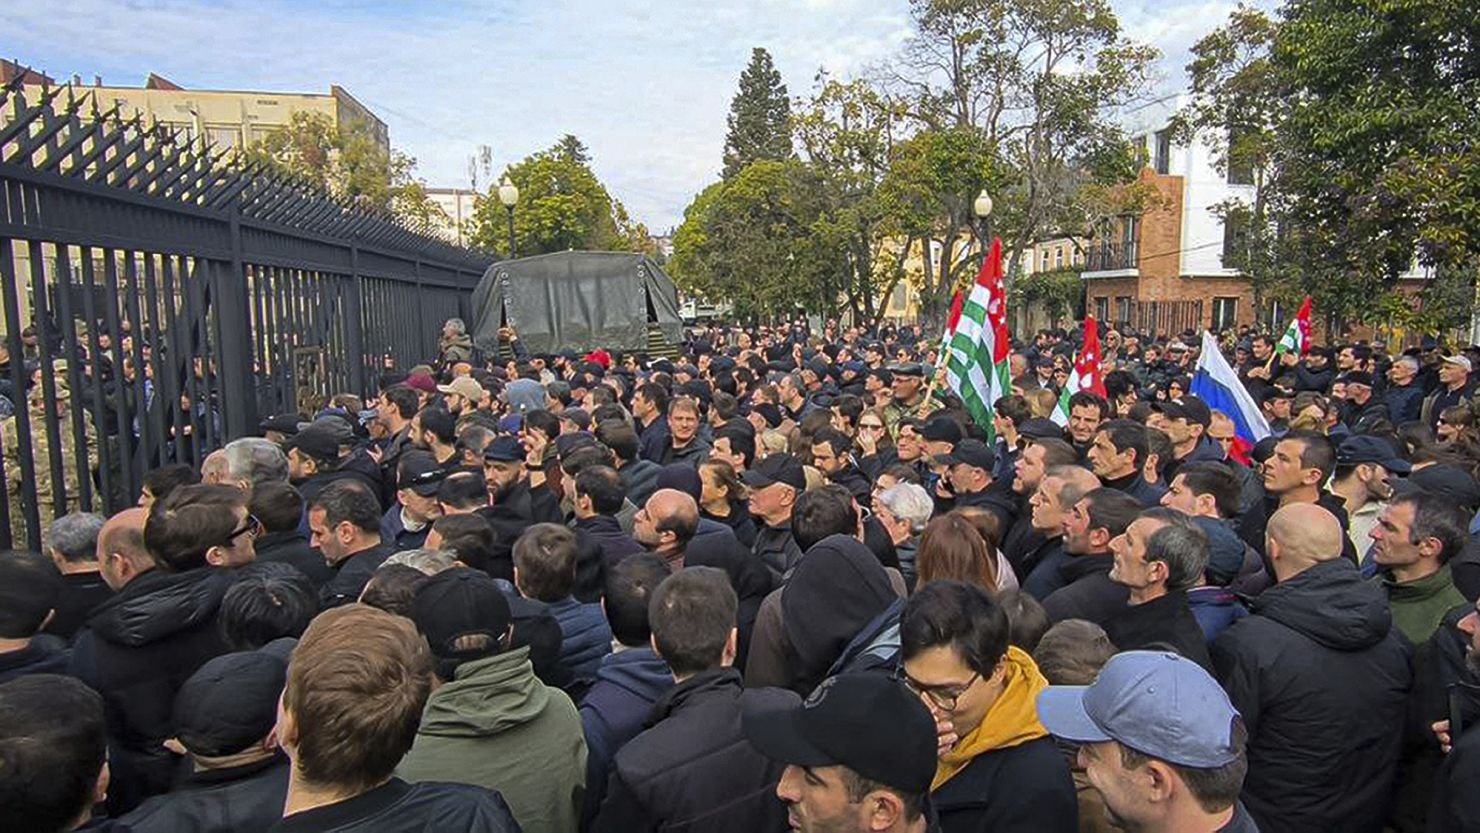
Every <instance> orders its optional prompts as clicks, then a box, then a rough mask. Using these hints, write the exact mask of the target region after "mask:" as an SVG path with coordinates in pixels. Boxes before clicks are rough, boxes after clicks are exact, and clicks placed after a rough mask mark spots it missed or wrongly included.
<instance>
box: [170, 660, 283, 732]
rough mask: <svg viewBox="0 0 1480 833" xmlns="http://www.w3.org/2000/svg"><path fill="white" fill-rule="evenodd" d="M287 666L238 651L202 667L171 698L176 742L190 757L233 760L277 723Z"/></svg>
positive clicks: (277, 661)
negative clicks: (173, 700) (188, 752)
mask: <svg viewBox="0 0 1480 833" xmlns="http://www.w3.org/2000/svg"><path fill="white" fill-rule="evenodd" d="M287 678H288V666H287V664H286V663H284V662H283V661H282V660H281V659H279V658H278V657H276V656H273V655H272V654H268V653H264V652H261V651H241V652H237V653H231V654H222V655H221V656H219V657H216V658H215V659H212V660H210V661H209V662H207V663H206V664H205V665H202V666H201V667H200V668H199V669H198V670H196V672H195V673H194V674H191V675H190V679H188V680H186V681H185V684H184V685H182V686H180V692H179V694H177V695H176V696H175V711H174V721H175V736H176V737H177V738H179V740H180V743H181V744H182V745H183V746H184V747H185V748H186V749H187V750H189V751H190V752H191V753H192V754H195V755H203V756H205V757H208V758H219V757H222V756H225V755H235V754H236V753H238V752H241V751H243V750H245V749H246V748H247V747H249V746H251V745H252V744H255V743H258V742H260V741H261V740H262V739H263V738H265V737H267V733H268V732H271V731H272V727H273V725H274V724H276V723H277V704H278V696H279V695H281V694H282V693H283V684H284V682H285V681H286V680H287Z"/></svg>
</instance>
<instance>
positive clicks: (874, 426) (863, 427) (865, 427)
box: [858, 422, 884, 431]
mask: <svg viewBox="0 0 1480 833" xmlns="http://www.w3.org/2000/svg"><path fill="white" fill-rule="evenodd" d="M858 429H859V430H860V431H883V430H884V426H882V425H880V424H878V423H876V422H860V423H858Z"/></svg>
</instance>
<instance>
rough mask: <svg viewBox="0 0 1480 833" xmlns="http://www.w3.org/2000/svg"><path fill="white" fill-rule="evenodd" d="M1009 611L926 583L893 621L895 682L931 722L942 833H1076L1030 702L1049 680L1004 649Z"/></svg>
mask: <svg viewBox="0 0 1480 833" xmlns="http://www.w3.org/2000/svg"><path fill="white" fill-rule="evenodd" d="M1009 629H1010V626H1009V623H1008V620H1007V613H1006V612H1005V611H1004V610H1003V609H1002V607H1001V606H1000V605H998V604H997V603H996V602H994V601H992V599H991V598H990V597H989V596H988V595H987V593H986V591H985V590H983V589H981V588H980V587H976V586H974V585H968V584H965V583H962V582H956V581H936V582H931V583H929V584H926V585H924V586H923V587H921V588H920V589H918V590H916V591H915V594H914V595H913V596H910V598H909V601H908V602H906V603H905V607H904V613H903V616H902V617H901V619H900V623H899V638H900V650H901V659H902V662H901V665H900V676H901V678H902V679H903V680H904V681H905V683H906V684H907V685H909V687H910V688H912V689H914V690H915V692H916V693H917V694H918V695H919V696H920V699H921V700H922V701H923V702H924V703H925V706H926V707H927V708H928V709H930V712H931V714H932V716H934V718H935V722H936V727H937V733H938V739H937V743H938V755H939V758H940V761H939V765H938V766H937V769H936V772H935V779H934V780H933V782H932V783H931V804H932V805H933V806H934V807H935V810H936V812H937V813H938V814H939V817H940V826H941V830H943V831H946V833H958V831H986V830H1035V831H1045V833H1073V831H1077V830H1078V829H1079V828H1078V824H1077V818H1078V800H1077V799H1076V797H1075V792H1074V781H1073V779H1072V778H1071V777H1070V775H1069V767H1068V765H1067V763H1066V762H1065V761H1064V758H1063V756H1062V755H1060V754H1059V751H1058V749H1057V748H1056V747H1055V746H1054V743H1053V741H1052V740H1051V739H1050V738H1049V737H1048V732H1047V731H1046V730H1045V729H1044V728H1043V725H1042V724H1040V723H1039V722H1038V716H1037V714H1035V712H1034V706H1033V703H1034V699H1035V698H1036V697H1037V696H1038V692H1040V691H1042V690H1043V689H1044V688H1046V687H1047V685H1048V682H1047V681H1046V680H1044V678H1043V675H1042V674H1041V673H1039V671H1038V666H1037V665H1035V664H1034V663H1033V659H1032V657H1030V656H1029V655H1028V654H1027V653H1026V652H1025V651H1023V650H1022V649H1020V648H1018V647H1016V646H1013V645H1009V644H1008V635H1009Z"/></svg>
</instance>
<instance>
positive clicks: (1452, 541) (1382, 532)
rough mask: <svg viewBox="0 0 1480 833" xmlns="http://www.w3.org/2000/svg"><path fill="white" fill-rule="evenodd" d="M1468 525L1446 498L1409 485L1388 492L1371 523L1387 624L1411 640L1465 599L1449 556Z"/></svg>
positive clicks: (1429, 632)
mask: <svg viewBox="0 0 1480 833" xmlns="http://www.w3.org/2000/svg"><path fill="white" fill-rule="evenodd" d="M1353 439H1357V438H1356V437H1354V438H1353ZM1347 442H1351V440H1348V441H1347ZM1468 526H1469V525H1468V523H1467V518H1466V517H1465V515H1464V513H1463V512H1462V511H1460V510H1459V509H1458V508H1456V507H1455V506H1454V504H1453V503H1452V502H1451V501H1449V500H1446V499H1445V498H1443V497H1440V496H1438V495H1435V494H1431V493H1429V492H1424V491H1421V490H1417V489H1414V490H1410V491H1407V492H1405V493H1404V494H1402V495H1400V496H1398V497H1395V498H1393V501H1392V503H1390V504H1388V505H1387V507H1386V508H1384V509H1383V510H1382V515H1381V516H1380V517H1379V518H1378V520H1377V525H1376V526H1374V527H1373V528H1372V532H1371V535H1372V562H1373V563H1374V564H1376V565H1377V569H1378V571H1379V572H1378V575H1380V576H1381V579H1382V587H1383V589H1384V590H1386V591H1387V596H1388V605H1389V607H1391V609H1392V611H1393V625H1394V626H1395V627H1397V629H1398V630H1400V631H1402V632H1403V635H1404V636H1406V637H1408V641H1409V642H1412V643H1413V644H1414V645H1422V644H1424V643H1425V642H1427V641H1428V640H1429V637H1431V636H1433V635H1434V631H1436V630H1438V628H1439V624H1440V622H1442V621H1443V620H1444V615H1445V614H1446V613H1448V612H1449V611H1451V610H1453V609H1454V608H1455V607H1457V606H1459V605H1462V604H1465V602H1466V599H1465V597H1464V594H1462V593H1460V592H1459V590H1457V589H1456V588H1455V586H1454V577H1453V575H1452V574H1451V573H1450V571H1449V560H1450V559H1452V558H1454V557H1455V556H1457V555H1459V553H1460V550H1461V549H1462V548H1463V547H1464V546H1465V544H1466V542H1467V541H1468V539H1469V534H1468Z"/></svg>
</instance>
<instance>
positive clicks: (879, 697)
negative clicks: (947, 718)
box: [744, 674, 936, 833]
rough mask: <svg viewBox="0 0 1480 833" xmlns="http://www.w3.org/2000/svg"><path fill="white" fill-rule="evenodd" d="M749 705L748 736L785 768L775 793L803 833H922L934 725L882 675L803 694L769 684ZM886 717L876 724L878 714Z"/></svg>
mask: <svg viewBox="0 0 1480 833" xmlns="http://www.w3.org/2000/svg"><path fill="white" fill-rule="evenodd" d="M767 694H769V695H771V696H767V697H764V698H762V697H761V696H759V695H757V696H755V697H754V698H753V699H752V700H750V701H749V702H747V703H746V708H745V722H744V727H745V735H746V737H747V738H749V739H750V742H751V743H752V744H754V745H755V747H756V748H757V749H759V750H760V751H761V752H762V753H763V754H765V755H766V756H767V757H769V758H771V759H772V760H774V761H778V762H780V763H783V764H786V769H785V770H784V771H782V773H781V781H780V783H778V784H777V785H776V795H777V796H778V797H779V798H780V799H781V800H782V801H783V802H785V804H786V806H787V814H788V817H789V821H790V822H791V823H792V825H793V828H794V829H796V830H799V831H802V833H924V831H925V830H927V829H928V825H929V819H928V818H927V817H926V814H925V806H926V803H927V801H928V799H929V795H930V782H931V780H932V779H933V778H934V777H935V767H936V758H935V721H934V720H932V719H931V716H930V712H929V710H927V709H926V708H925V707H924V706H923V705H922V704H921V703H920V700H919V698H917V697H915V696H914V695H913V694H912V693H911V692H910V691H909V689H908V688H906V687H905V686H903V685H900V684H899V683H898V682H896V681H894V680H891V679H889V678H888V677H885V676H884V675H882V674H842V675H839V676H836V677H830V678H828V679H827V680H824V681H823V683H822V684H821V685H820V686H818V687H817V690H816V691H815V692H813V693H812V694H811V695H810V696H809V697H807V698H806V699H805V700H801V699H799V698H798V697H797V695H796V694H794V693H792V692H784V691H779V690H774V689H773V690H771V691H770V692H767ZM884 714H887V715H889V719H888V720H874V719H872V718H871V717H870V716H871V715H884Z"/></svg>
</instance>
